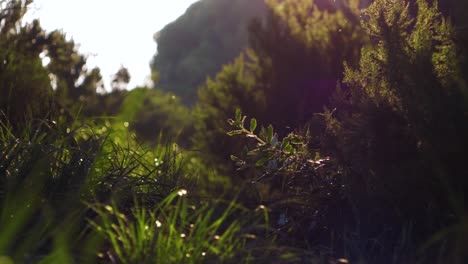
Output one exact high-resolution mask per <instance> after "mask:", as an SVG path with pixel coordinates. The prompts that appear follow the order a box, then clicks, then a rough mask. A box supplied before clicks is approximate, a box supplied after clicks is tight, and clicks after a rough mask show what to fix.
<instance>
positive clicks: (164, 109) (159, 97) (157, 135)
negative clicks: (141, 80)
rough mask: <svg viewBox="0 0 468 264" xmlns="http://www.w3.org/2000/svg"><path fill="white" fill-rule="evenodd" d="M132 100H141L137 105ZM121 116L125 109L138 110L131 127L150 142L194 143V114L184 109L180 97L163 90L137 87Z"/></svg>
mask: <svg viewBox="0 0 468 264" xmlns="http://www.w3.org/2000/svg"><path fill="white" fill-rule="evenodd" d="M131 98H135V99H136V98H138V99H136V100H134V101H133V102H130V100H132V99H131ZM123 107H124V108H123V109H122V110H121V114H123V112H125V109H131V110H132V111H135V114H134V116H133V117H130V118H129V119H127V120H133V122H132V124H131V126H130V127H131V128H132V129H133V130H135V132H136V134H137V135H138V136H139V137H140V138H141V139H143V140H145V141H146V142H148V143H151V144H154V143H157V140H162V141H163V142H168V141H174V142H178V143H179V144H180V145H181V146H183V147H188V146H189V144H190V140H189V135H190V134H191V133H192V130H193V129H192V115H191V113H190V112H189V110H188V108H187V107H185V106H183V105H182V103H181V101H180V98H179V97H176V96H175V95H174V94H171V93H168V92H164V91H162V90H159V89H148V88H136V89H134V90H132V91H131V92H130V93H129V94H128V95H127V98H126V99H125V102H124V105H123Z"/></svg>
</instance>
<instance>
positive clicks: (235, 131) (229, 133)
mask: <svg viewBox="0 0 468 264" xmlns="http://www.w3.org/2000/svg"><path fill="white" fill-rule="evenodd" d="M227 134H228V136H231V137H232V136H235V135H240V134H242V130H233V131H229V132H227Z"/></svg>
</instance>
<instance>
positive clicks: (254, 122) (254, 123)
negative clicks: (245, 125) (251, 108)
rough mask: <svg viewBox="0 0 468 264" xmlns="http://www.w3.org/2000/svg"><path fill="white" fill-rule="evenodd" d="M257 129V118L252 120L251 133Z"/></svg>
mask: <svg viewBox="0 0 468 264" xmlns="http://www.w3.org/2000/svg"><path fill="white" fill-rule="evenodd" d="M256 128H257V119H255V118H252V119H250V132H252V133H253V132H254V131H255V129H256Z"/></svg>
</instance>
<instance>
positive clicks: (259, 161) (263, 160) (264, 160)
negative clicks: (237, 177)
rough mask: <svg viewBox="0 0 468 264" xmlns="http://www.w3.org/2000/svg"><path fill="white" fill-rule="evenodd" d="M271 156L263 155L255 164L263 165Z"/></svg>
mask: <svg viewBox="0 0 468 264" xmlns="http://www.w3.org/2000/svg"><path fill="white" fill-rule="evenodd" d="M269 159H270V158H269V157H263V158H261V159H259V160H258V161H257V162H255V166H257V167H261V166H263V165H264V164H265V163H266V162H267V161H268V160H269Z"/></svg>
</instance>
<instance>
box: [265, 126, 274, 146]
mask: <svg viewBox="0 0 468 264" xmlns="http://www.w3.org/2000/svg"><path fill="white" fill-rule="evenodd" d="M272 138H273V126H272V125H269V126H268V128H267V134H266V139H267V142H271V139H272Z"/></svg>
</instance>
